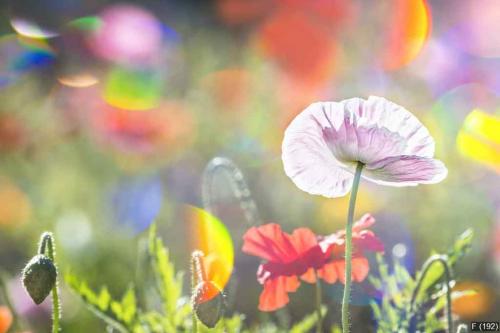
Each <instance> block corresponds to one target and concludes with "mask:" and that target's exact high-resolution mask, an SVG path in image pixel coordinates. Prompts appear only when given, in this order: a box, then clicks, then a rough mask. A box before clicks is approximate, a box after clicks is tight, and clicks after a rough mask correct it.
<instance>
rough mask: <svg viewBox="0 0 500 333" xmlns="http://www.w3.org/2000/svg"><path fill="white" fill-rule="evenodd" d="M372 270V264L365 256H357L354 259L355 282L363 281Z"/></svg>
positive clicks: (353, 276) (353, 275)
mask: <svg viewBox="0 0 500 333" xmlns="http://www.w3.org/2000/svg"><path fill="white" fill-rule="evenodd" d="M369 271H370V265H369V264H368V259H366V258H365V257H356V258H353V259H352V280H353V281H354V282H361V281H363V280H364V279H365V278H366V277H367V276H368V272H369Z"/></svg>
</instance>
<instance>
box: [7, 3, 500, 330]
mask: <svg viewBox="0 0 500 333" xmlns="http://www.w3.org/2000/svg"><path fill="white" fill-rule="evenodd" d="M369 95H379V96H384V97H386V98H388V99H390V100H393V101H395V102H396V103H398V104H401V105H403V106H405V107H406V108H408V109H409V110H411V111H412V112H413V113H414V114H416V115H417V116H418V117H419V118H420V119H421V120H422V121H423V122H424V123H425V124H426V125H427V127H428V128H429V130H430V132H431V133H432V135H433V136H434V138H435V139H436V148H437V157H438V158H439V159H442V160H444V161H445V163H446V164H447V166H448V169H449V176H448V178H447V179H446V180H445V181H444V182H443V183H441V184H439V185H435V186H419V187H418V188H387V187H384V188H381V187H377V186H373V185H370V184H368V183H362V186H361V190H360V195H359V197H358V202H359V204H358V208H357V216H358V217H360V216H361V215H363V214H364V213H367V212H370V213H372V214H373V215H374V216H375V217H376V218H377V225H376V226H375V231H376V232H377V233H378V234H379V235H380V237H381V239H382V240H383V241H384V243H385V244H386V249H387V250H386V256H387V257H388V258H390V257H393V256H394V257H397V258H400V259H403V262H404V263H405V264H406V265H407V267H408V269H410V270H411V271H414V269H416V268H417V267H419V266H420V265H421V263H422V261H423V260H424V259H425V258H426V257H427V256H428V255H429V253H430V252H431V251H432V250H437V251H444V250H446V249H447V246H448V245H450V244H451V242H452V240H453V239H454V238H455V237H456V236H457V235H458V234H460V233H461V232H463V231H464V230H465V229H466V228H468V227H473V228H474V230H475V232H476V234H475V241H474V245H473V248H472V251H471V252H470V253H469V254H468V256H467V257H466V258H465V259H464V260H463V261H462V262H461V263H460V264H459V266H458V267H457V270H456V272H455V273H456V275H457V276H458V277H459V281H460V282H459V283H458V284H457V286H456V288H457V289H459V290H460V288H464V289H465V288H471V287H472V288H474V289H476V290H477V291H478V293H477V294H476V295H472V296H468V297H465V298H462V299H460V300H459V301H458V302H456V304H455V311H456V313H457V314H458V315H460V316H461V318H462V319H463V320H486V319H490V320H499V319H500V291H499V290H500V178H499V173H500V2H498V1H497V0H467V1H464V0H456V1H453V2H450V1H440V0H432V1H425V0H384V1H370V0H365V1H362V0H353V1H347V0H253V1H248V0H217V1H208V0H199V1H186V0H182V1H181V0H179V1H173V0H163V1H154V0H144V1H130V2H127V3H124V2H115V1H107V0H44V1H40V0H5V1H2V2H1V5H0V159H1V162H0V269H1V270H3V271H5V272H7V273H8V275H9V276H10V277H11V278H12V280H11V282H10V283H9V288H10V292H11V294H12V295H13V299H14V303H15V306H16V308H17V311H18V312H19V313H20V314H21V315H23V316H24V317H25V318H26V320H28V321H29V322H30V323H32V325H33V327H35V328H36V329H35V330H34V332H36V333H43V332H48V329H49V327H50V317H49V311H50V301H46V302H45V303H44V305H43V306H42V307H35V306H33V305H32V303H31V302H30V301H29V299H28V298H27V296H26V295H25V292H24V290H22V288H21V286H20V283H19V273H20V271H21V269H22V267H23V266H24V264H25V262H26V261H27V260H28V259H29V258H30V257H31V256H32V255H33V253H34V251H35V250H36V241H37V238H38V236H39V234H40V233H41V232H42V231H44V230H53V231H54V233H55V237H56V241H57V246H58V262H59V267H60V269H61V270H62V271H68V270H71V271H72V272H75V273H77V274H79V275H80V276H82V277H84V278H85V279H86V280H88V281H89V284H90V285H94V286H98V285H101V284H107V285H108V286H109V287H110V289H111V291H112V292H113V293H116V294H117V295H118V294H121V293H122V292H123V290H125V288H126V287H127V285H128V284H129V282H130V281H131V280H132V281H133V280H135V281H141V279H142V278H143V277H142V276H141V272H142V270H141V266H140V262H141V249H143V247H144V243H143V238H144V235H145V233H146V230H147V228H148V226H150V225H151V223H152V222H153V221H156V222H157V224H158V227H159V230H160V232H161V235H162V237H163V238H164V240H165V243H166V245H167V246H168V247H169V248H170V250H171V253H172V256H173V259H174V262H175V264H176V267H177V268H178V269H181V270H185V271H188V269H189V264H188V263H189V253H190V251H191V250H192V249H194V248H200V249H202V250H203V251H204V252H205V253H206V254H207V255H208V257H209V259H210V260H209V261H210V262H211V267H212V269H211V272H210V274H211V278H213V279H214V280H215V281H217V282H218V283H219V284H220V285H224V286H225V287H226V288H225V289H226V291H227V294H228V303H229V305H230V307H229V309H230V312H231V311H238V312H243V313H245V314H246V316H247V321H248V323H249V324H251V323H252V322H255V321H258V320H262V319H263V318H264V317H263V315H262V314H261V313H259V312H258V311H257V302H258V296H257V295H258V293H259V292H260V288H261V287H260V286H259V285H258V283H257V281H256V279H255V273H256V270H257V266H258V263H259V262H258V260H257V259H255V258H252V257H250V256H247V255H244V254H243V253H242V252H241V244H242V239H241V236H242V234H243V233H244V232H245V230H246V228H247V227H248V219H247V217H248V216H247V217H246V216H245V214H244V212H243V211H242V210H241V208H240V202H239V199H238V196H237V195H236V196H235V195H234V193H233V191H232V187H231V184H230V182H228V180H227V179H226V178H225V177H224V176H222V175H221V174H218V175H217V174H214V179H212V183H211V196H212V204H213V206H215V207H216V208H217V209H215V212H213V213H214V215H215V216H213V215H210V214H209V213H208V212H207V211H206V209H205V210H204V209H203V208H204V205H203V201H202V176H203V171H204V169H205V166H206V165H207V163H208V162H209V161H210V160H211V159H212V158H214V157H216V156H223V157H226V158H229V159H231V160H233V161H234V163H235V164H236V165H237V166H238V167H239V168H240V169H241V171H242V172H243V175H244V177H245V179H246V181H247V183H248V186H249V189H250V191H251V193H252V196H253V198H254V200H255V202H256V207H257V210H258V216H260V219H262V221H264V222H267V221H273V222H278V223H280V224H281V225H282V226H283V228H284V229H285V230H288V231H289V230H291V229H293V228H294V227H298V226H307V227H309V228H311V229H313V230H314V231H315V232H318V233H322V234H328V233H331V232H334V231H336V230H338V229H341V228H343V226H344V223H345V216H346V212H347V198H340V199H334V200H329V199H323V198H321V197H313V196H310V195H307V194H306V193H304V192H302V191H300V190H298V189H297V188H296V187H295V186H294V185H293V184H292V182H291V181H290V180H289V179H288V178H287V177H286V176H285V174H284V172H283V168H282V164H281V158H280V154H281V147H280V146H281V140H282V137H283V131H284V129H285V128H286V126H287V124H288V123H289V121H290V120H291V119H292V118H293V117H294V116H295V115H296V114H297V113H298V112H300V111H301V110H302V109H303V108H305V107H306V106H307V105H308V104H309V103H311V102H313V101H317V100H341V99H344V98H349V97H354V96H360V97H368V96H369ZM205 208H206V207H205ZM254 222H255V221H254ZM134 272H135V273H134ZM242 286H244V287H242ZM369 289H370V288H369V286H368V282H366V283H364V284H362V285H361V286H358V287H357V288H356V290H355V295H354V298H353V301H354V303H355V304H356V306H355V308H354V313H353V316H356V317H357V318H361V319H359V322H360V323H361V324H358V325H363V323H365V324H366V327H370V326H373V325H372V323H371V319H370V310H369V307H367V306H366V304H367V302H368V299H369V296H370V293H369ZM62 290H63V304H64V317H63V319H64V320H63V327H64V328H65V329H64V331H65V332H72V333H80V332H82V333H83V332H103V331H104V328H103V326H102V324H101V323H100V322H99V321H98V319H95V318H94V317H92V316H91V315H90V313H89V312H88V311H87V310H86V309H85V308H84V307H83V306H82V304H81V303H80V302H79V300H78V299H77V298H76V297H75V296H74V295H73V294H71V293H69V292H68V291H67V290H66V289H65V287H64V285H62ZM340 290H341V286H340V285H335V286H332V287H331V288H330V289H328V290H327V291H328V292H329V294H328V295H329V296H330V297H329V299H328V304H329V305H330V306H331V307H332V308H339V302H340V292H339V291H340ZM186 292H187V290H186ZM310 293H311V289H310V288H309V289H308V288H303V289H302V290H301V291H299V292H298V293H297V294H294V295H293V296H292V302H291V303H290V306H289V309H288V310H289V315H290V318H291V319H292V320H294V319H295V318H300V317H302V316H303V315H304V314H306V313H309V312H310V311H311V309H312V297H310V296H309V295H310ZM339 313H340V312H339ZM282 317H283V316H281V317H280V315H271V316H269V317H268V318H272V319H273V320H276V321H279V320H281V319H282ZM338 317H339V314H337V315H335V314H334V315H333V316H332V318H331V319H330V320H337V322H338ZM360 327H361V326H360ZM366 331H368V329H367V328H366Z"/></svg>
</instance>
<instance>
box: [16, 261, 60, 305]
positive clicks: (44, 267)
mask: <svg viewBox="0 0 500 333" xmlns="http://www.w3.org/2000/svg"><path fill="white" fill-rule="evenodd" d="M56 278H57V270H56V266H55V265H54V263H53V262H52V260H50V258H48V257H47V256H45V255H43V254H39V255H36V256H34V257H33V258H32V259H31V260H30V262H28V264H27V265H26V267H24V270H23V278H22V279H23V285H24V287H25V288H26V291H27V292H28V294H29V295H30V297H31V298H32V299H33V301H34V302H35V304H40V303H42V302H43V301H44V300H45V299H46V298H47V296H48V295H49V294H50V291H51V290H52V288H54V286H55V284H56Z"/></svg>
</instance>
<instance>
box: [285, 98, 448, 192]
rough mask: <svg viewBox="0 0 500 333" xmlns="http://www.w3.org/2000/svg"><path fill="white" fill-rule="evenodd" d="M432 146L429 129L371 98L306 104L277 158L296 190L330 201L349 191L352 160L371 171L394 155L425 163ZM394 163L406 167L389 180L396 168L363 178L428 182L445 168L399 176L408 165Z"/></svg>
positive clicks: (393, 182)
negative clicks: (416, 159)
mask: <svg viewBox="0 0 500 333" xmlns="http://www.w3.org/2000/svg"><path fill="white" fill-rule="evenodd" d="M434 146H435V144H434V139H433V138H432V137H431V136H430V134H429V131H428V130H427V129H426V128H425V126H423V125H422V123H421V122H420V121H419V120H418V119H417V118H416V117H415V116H413V115H412V114H411V113H410V112H409V111H407V110H406V109H404V108H403V107H401V106H399V105H397V104H395V103H392V102H390V101H388V100H386V99H384V98H381V97H374V96H371V97H369V98H368V99H367V100H363V99H361V98H351V99H347V100H344V101H341V102H317V103H313V104H311V105H310V106H309V107H307V108H306V109H305V110H304V111H303V112H302V113H300V114H299V115H297V117H295V119H294V120H293V121H292V122H291V123H290V125H289V126H288V128H287V129H286V131H285V137H284V139H283V145H282V160H283V165H284V169H285V173H286V174H287V176H288V177H290V178H291V179H292V181H293V182H294V183H295V185H297V186H298V187H299V188H300V189H301V190H303V191H306V192H308V193H310V194H319V195H323V196H325V197H330V198H332V197H339V196H343V195H345V194H347V193H348V192H349V190H350V187H351V186H352V181H353V173H354V170H355V167H356V164H357V162H361V163H363V164H365V165H367V166H369V168H370V167H371V168H372V169H376V168H373V166H374V165H376V163H377V162H380V161H383V160H385V159H388V158H395V157H397V156H416V157H421V158H427V159H431V158H432V157H433V155H434ZM398 165H402V166H406V167H407V168H406V169H405V168H403V169H402V172H401V174H399V175H397V176H395V177H392V178H391V176H390V175H391V174H396V173H397V172H396V170H392V173H390V172H380V171H381V170H376V171H375V170H374V172H372V173H371V175H370V176H367V177H365V178H367V179H369V180H373V181H375V182H378V183H381V184H384V185H392V186H412V185H416V184H419V183H423V184H429V183H433V182H438V181H440V180H442V179H443V178H444V177H442V175H443V169H445V168H444V166H442V164H440V162H438V163H434V166H435V170H434V171H436V172H437V174H436V175H435V177H432V176H431V175H429V174H425V172H427V171H429V170H428V169H426V170H425V171H423V172H422V173H421V174H415V172H413V173H412V174H409V175H406V176H405V175H404V174H403V172H405V171H406V170H411V167H410V166H409V165H408V164H407V163H406V164H405V163H399V164H397V163H395V164H393V166H394V167H396V166H398ZM416 165H417V166H418V165H424V163H422V162H420V163H417V164H416ZM389 166H390V165H388V167H389ZM426 167H427V166H426ZM378 175H380V177H381V178H380V179H379V178H377V177H378ZM444 175H445V174H444ZM398 179H402V180H401V181H399V180H398Z"/></svg>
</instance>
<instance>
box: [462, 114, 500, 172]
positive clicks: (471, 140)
mask: <svg viewBox="0 0 500 333" xmlns="http://www.w3.org/2000/svg"><path fill="white" fill-rule="evenodd" d="M457 149H458V151H459V152H460V153H461V154H462V155H464V156H467V157H469V158H471V159H473V160H476V161H478V162H480V163H483V164H485V165H487V166H490V167H492V168H493V169H495V170H496V171H497V172H500V116H495V115H490V114H488V113H486V112H483V111H481V110H479V109H475V110H473V111H472V112H471V113H469V115H467V117H466V118H465V120H464V122H463V125H462V129H461V130H460V132H459V133H458V135H457Z"/></svg>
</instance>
